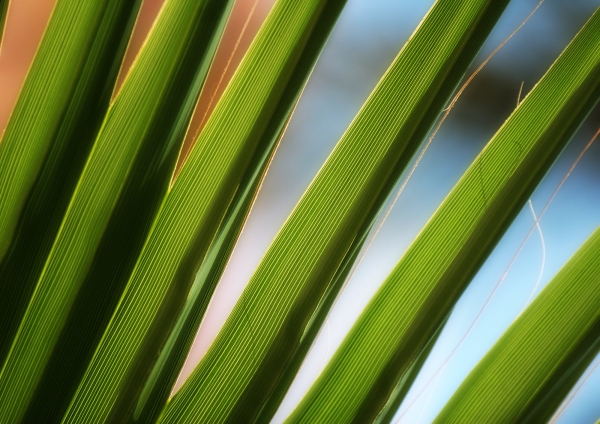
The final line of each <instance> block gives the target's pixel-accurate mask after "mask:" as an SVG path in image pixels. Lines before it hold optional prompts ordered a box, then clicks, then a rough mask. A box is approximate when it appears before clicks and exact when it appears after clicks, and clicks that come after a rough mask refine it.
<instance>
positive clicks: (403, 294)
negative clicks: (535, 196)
mask: <svg viewBox="0 0 600 424" xmlns="http://www.w3.org/2000/svg"><path fill="white" fill-rule="evenodd" d="M599 29H600V12H598V11H597V12H596V13H595V14H594V15H593V16H592V18H591V19H590V20H589V21H588V23H587V24H586V26H585V27H584V29H583V30H582V31H581V32H580V34H579V35H578V36H577V37H576V38H575V40H574V41H573V42H572V43H571V44H570V45H569V47H568V48H567V49H566V50H565V51H564V52H563V54H562V55H561V57H560V58H559V59H558V60H557V62H555V64H554V65H553V67H552V68H551V69H550V70H549V71H548V73H547V74H546V75H545V76H544V78H543V79H542V80H541V81H540V82H539V83H538V85H537V86H536V88H535V89H534V90H533V91H532V92H531V93H530V94H529V95H528V96H527V98H526V99H525V100H524V101H523V102H522V103H521V105H520V106H519V107H518V108H517V110H516V111H515V112H514V113H513V115H512V116H511V117H510V118H509V120H508V121H506V123H505V124H504V125H503V127H502V128H501V129H500V130H499V131H498V132H497V133H496V135H495V136H494V138H493V139H492V140H491V141H490V143H489V144H488V145H487V146H486V148H485V149H484V150H483V152H482V153H481V154H480V155H479V156H478V157H477V159H476V160H475V162H474V163H473V164H472V165H471V166H470V168H469V169H468V170H467V172H466V173H465V174H464V175H463V177H462V178H461V180H460V181H459V182H458V184H457V185H456V186H455V187H454V189H453V190H452V192H451V193H450V194H449V195H448V197H447V198H446V200H445V201H444V203H442V205H441V206H440V208H439V209H438V210H437V212H436V213H435V215H434V216H433V217H432V218H431V219H430V221H429V222H428V224H427V225H426V227H425V228H424V229H423V230H422V231H421V233H420V234H419V236H418V237H417V239H415V241H414V242H413V244H412V245H411V246H410V247H409V249H408V250H407V252H406V253H405V255H404V256H403V257H402V259H401V260H400V262H399V263H398V264H397V265H396V267H395V268H394V270H393V271H392V273H391V274H390V275H389V276H388V278H387V279H386V281H385V282H384V284H383V285H382V287H381V288H380V289H379V291H378V292H377V294H376V295H375V296H374V297H373V299H372V300H371V302H370V303H369V304H368V306H367V307H366V308H365V310H364V311H363V313H362V314H361V316H360V317H359V319H358V321H357V322H356V323H355V325H354V326H353V328H352V330H351V331H350V333H349V334H348V336H347V337H346V339H345V340H344V342H343V343H342V345H341V346H340V348H339V349H338V351H337V352H336V353H335V355H334V357H333V358H332V360H331V361H330V363H329V364H328V365H327V367H326V369H325V370H324V371H323V373H322V374H321V376H320V377H319V378H318V380H317V381H316V382H315V384H314V385H313V386H312V388H311V389H310V391H309V392H308V394H307V395H306V397H305V398H304V399H303V400H302V401H301V403H300V404H299V406H298V407H297V409H296V410H295V411H294V412H293V413H292V415H291V416H290V418H289V422H315V421H321V420H325V421H327V419H328V418H331V417H333V416H335V417H343V416H345V417H348V418H347V419H349V420H350V419H357V420H369V419H373V418H374V417H376V416H377V414H378V413H379V412H380V411H381V409H382V408H383V407H384V405H385V403H386V401H387V399H388V397H389V396H390V393H391V392H392V390H393V389H394V386H395V384H396V383H397V382H398V381H399V380H400V378H401V377H402V376H403V374H404V373H405V372H407V370H408V369H409V367H410V365H411V363H412V362H413V361H414V360H415V358H416V357H417V356H418V354H419V352H420V351H421V350H422V349H423V348H424V346H426V344H427V342H428V340H429V339H430V338H431V337H432V336H433V335H434V334H435V332H436V331H437V329H438V328H439V325H440V324H441V323H442V322H443V321H444V320H445V319H446V317H447V316H448V314H449V312H450V310H451V308H452V307H453V305H454V303H455V302H456V300H457V299H458V297H459V296H460V294H461V293H462V291H463V290H464V288H465V287H466V285H467V284H468V282H469V281H470V279H471V278H472V276H473V275H474V274H475V272H476V271H477V269H478V268H479V266H481V264H482V263H483V261H484V260H485V258H486V257H487V255H488V254H489V252H490V251H491V250H492V249H493V247H494V245H495V244H496V243H497V241H498V240H499V238H500V237H501V235H502V234H503V232H504V231H505V229H506V228H507V227H508V225H509V224H510V222H511V221H512V219H513V218H514V216H516V214H517V213H518V211H519V210H520V209H521V207H522V206H523V205H524V203H525V201H526V200H527V199H528V198H529V196H530V195H531V193H532V191H533V189H534V188H535V187H536V185H537V183H538V182H539V181H540V180H541V178H542V177H543V175H544V174H545V172H546V171H547V170H548V169H549V168H550V166H551V165H552V163H553V162H554V160H555V159H556V157H557V156H558V154H559V153H560V152H561V151H562V149H563V148H564V146H565V145H566V143H567V142H568V141H569V140H570V138H571V136H572V134H573V133H574V132H575V130H576V129H577V128H578V127H579V125H580V124H581V122H582V121H583V120H584V119H585V117H586V116H587V115H588V114H589V112H590V111H591V109H592V108H593V106H594V105H595V104H596V103H597V102H598V98H599V96H600V36H599V35H600V32H598V30H599ZM356 381H360V382H361V384H356Z"/></svg>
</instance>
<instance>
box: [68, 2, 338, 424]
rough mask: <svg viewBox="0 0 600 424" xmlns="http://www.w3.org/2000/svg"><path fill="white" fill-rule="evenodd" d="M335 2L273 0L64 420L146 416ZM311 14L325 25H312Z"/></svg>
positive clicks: (165, 384)
mask: <svg viewBox="0 0 600 424" xmlns="http://www.w3.org/2000/svg"><path fill="white" fill-rule="evenodd" d="M343 3H344V1H341V0H329V1H298V0H280V1H278V2H277V3H276V4H275V6H274V8H273V10H272V11H271V13H270V15H269V16H268V18H267V20H266V21H265V23H264V25H263V27H262V28H261V30H260V32H259V34H258V35H257V37H256V39H255V41H254V42H253V44H252V46H251V47H250V49H249V51H248V53H247V55H246V57H245V58H244V60H243V61H242V63H241V65H240V67H239V68H238V70H237V72H236V74H235V75H234V77H233V79H232V81H231V82H230V84H229V86H228V88H227V89H226V91H225V93H224V94H223V97H222V98H221V100H220V101H219V103H218V105H217V107H216V108H215V110H214V112H213V114H212V115H211V117H210V118H209V120H208V122H207V124H206V126H205V128H204V129H203V131H202V132H201V134H200V136H199V138H198V140H197V142H196V144H195V147H194V148H193V150H192V152H191V154H190V156H189V157H188V159H187V161H186V163H185V165H184V166H183V168H182V170H181V173H180V174H179V176H178V177H177V179H176V181H175V183H174V185H173V188H172V190H171V191H170V193H169V194H168V196H167V198H166V199H165V201H164V202H163V204H162V206H161V210H160V213H159V215H158V217H157V219H156V221H155V222H154V225H153V229H152V233H151V235H150V237H149V239H148V240H147V242H146V244H145V247H144V250H143V252H142V255H141V257H140V259H139V261H138V263H137V265H136V268H135V270H134V273H133V275H132V277H131V280H130V281H129V283H128V286H127V290H126V292H125V294H124V296H123V298H122V299H121V301H120V305H119V308H118V309H117V311H116V313H115V315H114V316H113V318H112V321H111V324H110V325H109V327H108V330H107V332H106V333H105V335H104V338H103V340H102V343H101V345H100V346H99V348H98V350H97V352H96V354H95V356H94V359H93V361H92V363H91V365H90V367H89V368H88V370H87V372H86V375H85V377H84V379H83V381H82V383H81V385H80V387H79V389H78V392H77V396H76V397H75V399H74V400H73V402H72V404H71V407H70V410H69V413H68V415H67V417H66V418H65V421H66V422H80V421H91V422H96V421H102V420H104V419H107V417H108V419H112V418H111V417H122V416H126V417H128V419H130V420H133V421H144V420H145V417H151V416H153V414H155V412H159V411H155V410H154V409H155V408H156V407H157V406H158V407H160V406H162V405H160V403H161V402H162V400H161V399H164V398H165V397H166V394H167V393H168V391H169V390H170V388H171V386H172V381H173V380H174V378H175V377H176V373H177V372H178V368H180V366H181V362H182V361H183V358H182V357H181V356H180V355H185V352H184V351H185V348H187V346H189V343H190V342H191V340H190V338H191V337H193V333H194V331H195V327H197V324H198V320H199V317H201V316H202V314H203V311H204V309H205V308H206V304H207V302H208V300H209V298H210V296H211V294H212V291H213V290H214V285H215V283H216V278H218V274H219V273H220V272H221V270H222V266H223V265H224V261H226V259H227V256H228V254H229V250H230V249H231V243H232V242H233V241H234V240H235V238H236V237H237V233H238V232H239V227H240V226H241V224H242V222H243V220H244V219H245V216H246V214H247V212H248V208H249V206H250V205H251V203H252V200H253V198H254V196H255V194H256V190H257V188H258V185H259V183H260V180H261V178H262V173H263V172H264V170H265V169H266V165H267V163H268V161H269V159H270V156H271V155H272V153H273V149H274V145H275V142H276V141H277V138H278V136H279V134H280V132H281V131H282V128H283V126H284V125H285V121H286V120H287V117H288V116H289V113H290V112H291V109H292V108H293V105H294V102H295V100H296V98H297V96H298V95H299V92H300V91H301V88H302V85H303V84H304V80H305V79H306V77H307V74H308V73H309V72H310V69H311V68H312V64H313V63H314V60H315V58H316V55H317V54H318V50H319V49H320V46H321V44H322V43H323V42H324V39H325V38H326V35H327V33H328V32H329V29H330V28H331V25H332V24H333V21H335V19H333V21H332V22H328V21H327V19H325V18H323V15H322V13H323V12H324V11H329V12H331V13H334V12H335V15H334V17H335V16H336V15H337V13H338V12H339V9H340V8H341V5H343ZM336 11H337V12H336ZM318 22H320V23H322V24H323V25H324V26H320V27H319V29H316V24H317V23H318ZM300 60H302V62H300ZM201 266H202V268H200V267H201ZM199 269H200V274H199V275H198V279H197V280H196V282H195V283H194V280H195V277H196V275H197V274H198V270H199ZM190 288H191V291H190ZM186 302H187V303H186ZM182 309H183V312H182V313H181V314H180V312H181V311H182ZM196 314H198V315H196ZM178 318H179V321H177V320H178ZM170 334H171V338H169V335H170ZM180 349H181V350H180ZM159 355H160V356H159ZM157 358H158V361H157ZM142 385H144V386H142ZM155 401H156V402H157V403H158V405H155V404H153V403H152V402H155ZM146 414H148V415H146Z"/></svg>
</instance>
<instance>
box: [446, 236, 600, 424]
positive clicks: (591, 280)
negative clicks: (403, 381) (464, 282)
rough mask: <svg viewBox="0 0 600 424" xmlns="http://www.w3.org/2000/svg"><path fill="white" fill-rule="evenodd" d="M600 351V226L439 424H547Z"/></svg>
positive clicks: (466, 384)
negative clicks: (469, 423)
mask: <svg viewBox="0 0 600 424" xmlns="http://www.w3.org/2000/svg"><path fill="white" fill-rule="evenodd" d="M598 351H600V228H598V229H597V230H596V231H595V232H594V234H592V236H591V237H590V238H589V239H588V240H587V241H586V242H585V243H584V244H583V246H581V247H580V248H579V250H578V251H577V252H576V253H575V255H573V257H572V258H571V259H570V260H569V262H568V263H567V264H566V265H565V266H564V267H563V268H562V269H561V270H560V271H559V272H558V274H557V275H556V276H555V277H554V278H553V279H552V281H551V282H550V283H548V285H547V286H546V288H544V290H543V291H542V292H541V293H540V294H539V296H537V298H536V299H535V300H534V301H533V302H532V304H531V305H530V306H529V307H528V308H527V309H526V310H525V311H524V312H523V314H522V315H521V316H519V318H518V319H517V320H516V321H515V322H514V323H513V324H512V325H511V326H510V328H509V329H508V330H507V331H506V332H505V333H504V335H503V336H502V337H501V338H500V340H498V342H496V344H495V345H494V346H493V347H492V349H490V351H489V352H488V353H487V354H486V356H485V357H484V358H483V359H482V360H481V361H480V362H479V364H477V366H476V367H475V368H474V369H473V371H471V373H470V374H469V376H468V377H467V378H466V379H465V381H464V382H463V383H462V384H461V386H460V387H459V388H458V390H457V391H456V392H455V393H454V395H453V396H452V398H450V401H449V402H448V403H447V404H446V406H445V407H444V409H443V410H442V412H440V414H439V415H438V417H437V418H436V420H435V422H437V423H464V422H519V423H531V424H533V423H542V422H548V420H550V418H551V417H552V415H553V414H554V411H556V409H557V408H558V407H559V406H560V404H561V402H562V401H563V399H564V398H565V397H566V396H567V394H568V393H569V391H570V390H571V389H572V388H573V386H574V385H575V384H576V383H577V380H578V379H579V377H581V375H582V374H583V372H584V371H585V369H586V367H587V366H588V365H589V364H590V363H591V362H592V361H593V359H594V357H595V356H596V354H597V353H598Z"/></svg>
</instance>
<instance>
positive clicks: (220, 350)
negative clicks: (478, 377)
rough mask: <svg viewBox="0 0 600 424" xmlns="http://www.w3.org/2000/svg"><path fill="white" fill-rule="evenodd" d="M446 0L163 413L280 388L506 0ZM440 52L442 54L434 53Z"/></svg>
mask: <svg viewBox="0 0 600 424" xmlns="http://www.w3.org/2000/svg"><path fill="white" fill-rule="evenodd" d="M467 3H469V4H467ZM438 4H439V5H440V6H438V7H439V8H440V9H441V11H439V14H437V13H434V12H430V15H428V18H426V20H425V22H428V20H430V21H429V22H430V25H425V23H424V24H422V25H421V26H420V28H419V30H418V31H417V33H416V34H415V35H413V37H412V38H411V40H410V41H409V43H408V44H407V46H405V48H404V49H403V50H402V52H401V53H400V55H399V56H398V58H397V59H396V61H395V62H394V64H393V65H392V67H391V68H390V69H389V70H388V72H387V73H386V75H385V77H384V78H383V79H382V81H381V82H380V83H379V85H378V86H377V88H376V89H375V91H374V92H373V94H372V95H371V97H370V98H369V100H368V101H367V103H366V104H365V105H364V106H363V109H362V110H361V112H360V113H359V115H358V116H357V117H356V118H355V120H354V121H353V123H352V125H351V126H350V128H349V129H348V130H347V131H346V134H345V135H344V136H343V137H342V140H341V141H340V142H339V143H338V145H337V146H336V148H335V150H334V152H333V153H332V154H331V156H330V157H329V159H328V160H327V162H326V163H325V165H324V166H323V168H322V169H321V171H320V172H319V174H318V175H317V177H316V178H315V180H314V181H313V183H312V184H311V186H310V187H309V189H308V190H307V192H306V193H305V195H304V196H303V198H302V199H301V200H300V202H299V204H298V205H297V206H296V208H295V210H294V212H293V213H292V215H291V216H290V217H289V218H288V220H287V222H286V224H285V225H284V227H283V228H282V229H281V231H280V232H279V234H278V236H277V238H276V239H275V240H274V242H273V244H272V245H271V247H270V248H269V250H268V251H267V253H266V255H265V257H264V258H263V261H262V262H261V264H260V265H259V267H258V269H257V271H256V272H255V274H254V276H253V277H252V279H251V280H250V283H249V284H248V286H247V287H246V289H245V291H244V293H243V294H242V296H241V298H240V300H239V301H238V303H237V304H236V306H235V308H234V310H233V312H232V314H231V315H230V317H229V318H228V320H227V321H226V323H225V325H224V327H223V329H222V330H221V333H220V334H219V335H218V336H217V339H216V340H215V342H214V343H213V345H212V346H211V348H210V349H209V351H208V352H207V354H206V356H205V357H204V359H203V360H202V362H201V363H200V365H199V366H198V368H197V369H196V370H195V371H194V373H193V374H192V376H191V377H190V379H188V381H187V382H186V383H185V384H184V386H183V387H182V389H181V390H180V392H178V393H177V394H176V395H175V396H174V398H173V399H172V400H171V402H170V403H169V404H168V405H167V408H166V411H165V413H164V414H163V417H162V420H163V422H167V423H168V422H178V421H180V420H189V421H192V422H198V421H211V420H225V419H228V420H232V421H235V420H236V419H237V420H239V419H241V417H246V418H247V419H252V417H253V416H254V415H255V414H257V413H259V411H260V408H261V404H262V402H265V401H266V400H267V397H268V396H269V394H270V391H271V390H272V389H274V387H276V386H277V384H278V379H279V376H280V374H281V373H282V372H284V368H285V366H286V364H287V363H288V360H290V359H291V358H292V357H294V355H295V353H296V352H297V349H298V343H299V342H300V339H301V337H302V335H303V334H304V332H305V330H306V325H307V324H308V322H309V320H310V318H311V315H312V314H313V311H314V310H315V309H316V308H317V304H318V302H319V301H320V300H321V298H322V295H323V293H324V292H325V291H326V289H327V286H328V284H331V280H332V279H333V278H334V277H335V275H336V272H337V270H338V267H339V266H340V265H341V264H343V263H344V259H345V257H346V256H347V255H348V254H350V255H351V253H349V251H350V250H351V249H352V246H353V243H355V242H357V241H358V240H360V239H361V237H362V235H363V234H362V232H361V231H366V230H367V229H368V228H369V225H367V224H368V222H367V221H368V220H369V219H373V216H374V215H375V214H374V213H373V211H377V210H378V209H379V207H380V206H381V204H382V203H383V201H384V200H385V198H386V197H387V195H388V193H389V191H386V190H391V187H393V185H394V183H395V182H396V180H397V177H398V176H399V174H400V173H401V172H402V171H403V170H404V167H405V166H406V165H407V164H408V162H409V161H410V159H411V157H412V155H413V154H414V152H415V150H416V149H417V147H418V146H419V145H420V143H421V141H422V140H423V138H424V136H425V135H426V134H427V132H428V131H429V129H430V127H431V126H432V124H433V122H434V120H435V118H436V117H437V116H438V115H439V113H440V112H441V110H442V109H443V106H444V104H445V103H446V101H447V100H448V98H449V96H450V95H451V93H452V91H453V90H454V88H455V87H456V85H457V83H458V81H459V80H460V78H461V77H462V75H463V74H464V72H465V70H466V68H467V67H468V65H469V64H470V63H471V61H472V59H473V58H474V56H475V54H476V52H477V51H478V50H479V48H480V46H481V44H482V43H483V40H484V39H485V37H486V36H487V34H488V33H489V31H490V30H491V27H492V26H493V23H494V22H495V20H496V19H497V17H498V16H499V15H500V13H501V11H502V10H503V9H504V7H505V5H506V2H502V1H500V2H462V3H460V4H459V5H457V3H456V2H445V1H442V2H438ZM445 12H448V14H450V17H451V18H450V19H451V20H453V21H456V24H457V27H458V29H457V30H456V32H455V33H452V32H451V31H448V32H449V33H448V32H443V31H444V28H448V21H449V18H448V16H447V15H448V14H447V13H445ZM431 16H433V18H431ZM423 28H425V29H423ZM440 31H442V32H443V35H441V33H440ZM436 49H439V50H441V53H440V54H439V56H437V55H436V56H433V55H424V56H423V55H422V52H423V51H432V50H436ZM423 57H426V60H427V62H426V63H424V62H423ZM408 81H410V83H409V82H408ZM295 360H296V359H294V361H295ZM275 390H277V389H275ZM336 419H337V417H336Z"/></svg>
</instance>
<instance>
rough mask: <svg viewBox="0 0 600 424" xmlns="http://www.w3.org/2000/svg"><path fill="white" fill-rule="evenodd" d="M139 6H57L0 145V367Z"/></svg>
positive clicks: (96, 125)
mask: <svg viewBox="0 0 600 424" xmlns="http://www.w3.org/2000/svg"><path fill="white" fill-rule="evenodd" d="M139 5H140V1H132V2H126V3H123V2H118V1H99V2H96V3H94V5H93V7H92V6H91V5H86V6H85V7H83V6H81V5H79V2H76V4H74V3H73V2H69V1H64V0H61V1H59V2H58V3H57V5H56V7H55V11H54V13H53V16H52V18H51V20H50V22H49V24H48V28H47V30H46V33H45V36H44V38H43V40H42V43H41V45H40V48H39V51H38V56H37V57H36V59H35V60H34V63H33V65H32V67H31V70H30V72H29V75H28V77H27V79H26V81H25V84H24V86H23V89H22V92H21V96H20V97H19V100H18V101H17V105H16V106H15V110H14V112H13V114H12V116H11V119H10V121H9V123H8V126H7V128H6V132H5V134H4V136H3V139H2V141H1V142H0V168H2V171H0V185H2V186H3V187H4V188H3V190H6V198H5V199H3V200H6V201H7V203H5V204H3V206H2V208H4V209H3V211H2V218H3V219H2V221H1V222H0V233H3V234H5V235H6V237H7V238H6V239H1V238H0V245H2V246H5V248H3V247H0V311H1V312H0V314H1V315H0V317H1V320H2V323H3V325H2V328H1V329H0V363H3V362H4V359H5V358H6V355H7V354H8V349H9V348H10V344H11V341H12V338H13V337H14V335H15V333H16V331H17V329H18V325H19V321H20V320H21V319H22V317H23V315H24V313H25V309H26V307H27V302H28V301H29V298H30V296H31V294H32V293H33V290H34V288H35V284H36V282H37V279H38V278H39V275H40V273H41V270H42V268H43V266H44V262H45V259H46V257H47V255H48V253H49V251H50V248H51V247H52V242H53V240H54V238H55V237H56V234H57V233H58V230H59V227H60V223H61V220H62V217H63V215H64V213H65V211H66V209H67V206H68V204H69V199H70V197H71V195H72V193H73V190H74V188H75V185H76V182H77V179H78V177H79V174H80V172H81V170H82V168H83V166H84V164H85V160H86V157H87V154H88V153H89V150H90V149H91V146H92V144H93V141H94V139H95V137H96V135H97V131H98V129H99V128H100V125H101V123H102V120H103V118H104V115H105V113H106V110H107V109H108V105H109V101H110V96H111V93H112V91H113V87H114V83H115V80H116V78H117V74H118V70H119V66H120V64H121V60H122V58H123V55H124V52H125V47H126V45H127V42H128V40H129V36H130V34H131V30H132V27H133V23H134V21H135V17H136V15H137V11H138V9H139ZM73 19H75V20H78V21H79V20H81V21H82V22H83V24H84V26H83V27H82V28H79V29H78V30H77V31H76V32H77V33H68V34H66V35H65V34H63V32H65V31H67V28H69V27H71V26H73V27H75V28H77V27H78V26H79V24H75V25H72V24H71V23H70V20H73ZM63 36H65V37H66V38H65V39H62V40H61V37H63ZM71 36H73V37H79V38H80V39H81V40H79V41H77V42H76V41H65V40H68V37H71ZM70 61H71V62H70ZM19 157H20V158H21V159H19ZM13 166H14V167H16V168H17V170H18V171H17V172H14V173H11V171H10V170H11V169H12V167H13ZM5 171H7V172H8V174H4V173H3V172H5ZM9 193H12V194H9ZM13 232H14V234H13ZM11 234H12V235H11ZM0 237H3V236H0ZM4 249H6V250H5V252H6V254H5V255H3V252H2V251H3V250H4Z"/></svg>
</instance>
